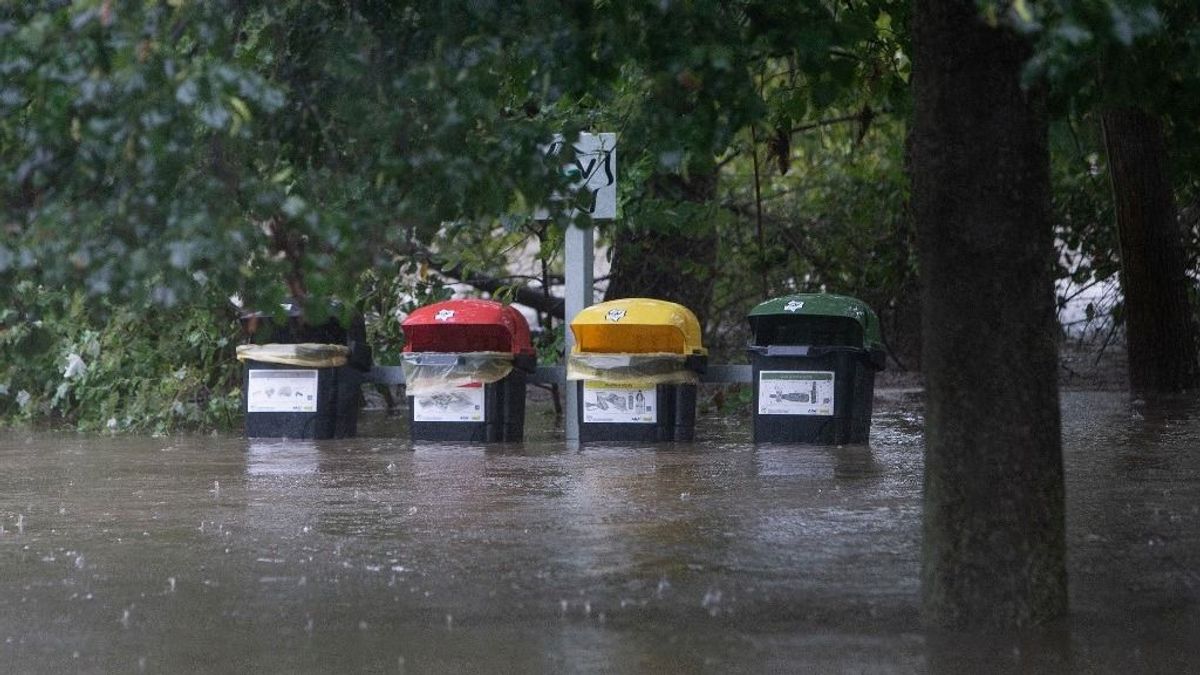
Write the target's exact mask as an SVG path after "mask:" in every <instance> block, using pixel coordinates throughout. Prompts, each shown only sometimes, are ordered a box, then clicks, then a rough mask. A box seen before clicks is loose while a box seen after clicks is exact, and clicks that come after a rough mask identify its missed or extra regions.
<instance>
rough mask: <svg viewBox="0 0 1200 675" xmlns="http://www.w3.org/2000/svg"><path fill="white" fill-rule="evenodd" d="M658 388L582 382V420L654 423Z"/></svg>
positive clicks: (588, 421)
mask: <svg viewBox="0 0 1200 675" xmlns="http://www.w3.org/2000/svg"><path fill="white" fill-rule="evenodd" d="M657 392H658V390H657V388H655V387H636V386H633V385H626V384H620V383H616V382H594V381H588V382H584V383H583V421H584V422H587V423H594V422H606V423H616V424H654V422H655V421H656V418H657V414H658V411H657V410H655V408H656V407H657V406H658V400H657Z"/></svg>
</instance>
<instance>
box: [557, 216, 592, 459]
mask: <svg viewBox="0 0 1200 675" xmlns="http://www.w3.org/2000/svg"><path fill="white" fill-rule="evenodd" d="M594 242H595V238H594V236H593V232H592V226H591V225H588V226H586V227H580V226H578V225H574V224H572V225H571V226H569V227H568V228H567V233H566V247H565V251H564V255H565V263H566V265H565V267H566V269H565V270H563V271H564V275H565V276H566V298H565V300H566V320H567V325H566V326H565V327H564V328H563V337H564V343H565V344H566V349H567V354H570V353H571V348H572V347H574V346H575V336H574V335H573V334H572V333H571V328H570V324H571V321H572V320H573V319H574V318H575V315H576V314H578V313H579V312H580V311H581V310H582V309H583V308H585V307H587V306H589V305H591V304H592V302H593V300H594V297H593V294H594V292H595V291H594V288H593V279H592V263H593V257H594V256H595V247H594ZM563 389H565V390H566V392H567V396H566V399H567V405H566V410H565V411H564V414H565V415H566V431H567V440H568V441H574V442H578V441H579V422H580V420H579V386H578V385H577V384H575V383H574V382H567V383H566V385H565V386H564V387H563Z"/></svg>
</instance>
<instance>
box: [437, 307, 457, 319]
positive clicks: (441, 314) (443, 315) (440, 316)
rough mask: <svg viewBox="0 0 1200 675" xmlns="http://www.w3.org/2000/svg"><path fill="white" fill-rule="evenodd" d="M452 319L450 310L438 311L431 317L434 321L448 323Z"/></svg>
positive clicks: (452, 312) (452, 313) (452, 311)
mask: <svg viewBox="0 0 1200 675" xmlns="http://www.w3.org/2000/svg"><path fill="white" fill-rule="evenodd" d="M453 318H454V310H452V309H439V310H438V313H437V314H434V315H433V320H434V321H449V320H450V319H453Z"/></svg>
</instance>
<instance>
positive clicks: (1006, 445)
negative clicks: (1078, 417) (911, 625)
mask: <svg viewBox="0 0 1200 675" xmlns="http://www.w3.org/2000/svg"><path fill="white" fill-rule="evenodd" d="M914 7H915V12H914V19H913V31H914V40H913V43H914V44H913V87H914V102H915V113H914V122H913V128H912V134H913V137H912V182H913V208H914V214H915V219H916V223H917V245H918V253H919V261H920V270H921V275H922V345H923V347H922V362H923V367H924V374H925V381H926V396H927V404H926V425H925V426H926V449H925V497H924V506H925V516H924V547H923V552H922V601H923V610H924V615H925V618H926V620H927V622H928V623H929V624H930V625H932V626H939V627H967V628H972V627H973V628H1016V627H1023V626H1029V625H1035V624H1040V623H1044V622H1048V621H1050V620H1053V619H1055V618H1058V617H1061V616H1063V615H1064V614H1065V613H1066V610H1067V583H1066V567H1065V549H1066V545H1065V536H1064V531H1065V528H1064V507H1063V500H1064V491H1063V470H1062V448H1061V440H1060V433H1059V408H1058V387H1057V382H1056V373H1057V332H1056V331H1057V328H1056V325H1055V319H1054V293H1053V277H1052V269H1053V262H1054V258H1053V247H1052V243H1053V242H1052V232H1051V224H1050V217H1049V212H1050V179H1049V159H1048V151H1047V127H1046V117H1045V112H1044V106H1043V104H1042V103H1041V101H1040V99H1039V97H1038V96H1037V95H1036V94H1035V93H1031V92H1029V91H1025V90H1023V89H1022V87H1021V85H1020V73H1021V68H1022V66H1023V64H1024V62H1025V60H1026V57H1027V56H1028V53H1029V52H1028V48H1027V45H1026V44H1025V43H1024V42H1023V41H1022V40H1021V39H1020V38H1019V37H1018V36H1016V35H1015V34H1013V33H1011V32H1010V31H1008V30H1006V29H1003V28H995V27H989V26H987V25H986V24H984V23H983V22H982V21H981V19H980V18H979V13H978V9H977V5H976V3H975V2H973V0H915V6H914Z"/></svg>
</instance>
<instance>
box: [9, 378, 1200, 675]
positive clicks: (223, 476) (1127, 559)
mask: <svg viewBox="0 0 1200 675" xmlns="http://www.w3.org/2000/svg"><path fill="white" fill-rule="evenodd" d="M1063 401H1064V437H1065V448H1066V462H1067V469H1068V481H1069V484H1068V523H1069V537H1070V565H1071V570H1070V572H1071V591H1072V593H1071V599H1072V603H1073V607H1074V608H1075V612H1074V615H1073V617H1072V620H1071V622H1070V624H1069V625H1064V626H1063V627H1061V628H1060V629H1059V631H1058V632H1057V633H1054V632H1045V631H1042V632H1039V634H1038V635H1032V636H1030V635H1023V636H1015V637H1012V638H1010V639H1009V638H1000V637H997V636H963V635H947V634H931V635H927V634H925V633H924V632H923V631H922V630H921V628H920V625H919V620H918V614H917V607H918V599H919V588H918V572H919V556H920V542H919V534H920V496H921V453H922V441H921V409H920V404H919V399H917V398H916V397H912V396H909V397H892V398H887V397H881V398H880V401H879V402H878V403H877V410H876V415H875V427H874V432H873V437H872V444H871V446H870V447H867V446H847V447H817V448H812V447H793V446H784V445H764V446H758V447H755V446H754V445H752V444H751V443H750V442H749V432H748V425H747V424H742V423H730V422H729V421H728V420H720V419H715V418H713V419H707V420H704V421H703V422H702V424H701V426H700V429H699V432H698V434H697V438H698V439H700V440H698V441H697V442H696V443H691V444H673V445H664V446H628V445H603V444H601V445H589V446H584V447H583V448H577V449H573V450H571V449H567V448H566V446H565V445H564V444H563V442H562V440H561V432H560V431H558V430H556V429H554V428H553V427H552V422H551V421H550V420H549V418H548V417H547V416H546V415H545V414H544V411H537V410H536V409H535V410H534V411H532V412H531V415H530V424H529V436H530V438H529V440H528V441H527V442H525V443H522V444H509V445H497V446H482V445H455V444H417V445H415V446H414V445H413V444H411V443H409V442H408V441H406V440H404V439H403V433H404V432H403V429H401V428H397V423H396V422H395V420H392V419H387V418H382V417H380V418H374V419H367V420H364V424H363V429H364V431H365V432H366V433H367V434H368V435H367V437H363V438H359V439H350V440H337V441H315V442H314V441H264V440H253V441H246V440H242V439H237V438H215V437H208V436H205V437H199V436H198V437H186V438H172V439H145V438H88V437H82V436H77V435H67V434H43V433H28V432H19V431H9V432H3V433H2V434H0V461H2V462H3V466H4V471H3V472H2V473H0V569H3V570H4V574H3V575H0V670H3V671H5V672H23V671H62V670H72V671H73V670H85V671H140V670H147V671H166V672H173V671H179V670H197V669H199V670H214V671H230V670H236V671H248V670H265V671H276V672H278V671H293V670H297V669H300V670H332V671H346V670H379V671H392V672H399V671H405V670H408V671H412V672H423V671H426V670H444V671H464V670H475V671H478V670H492V669H497V667H502V669H507V670H516V671H532V672H560V671H563V670H569V671H618V672H624V671H660V670H661V671H680V670H685V671H689V670H712V671H722V672H724V671H731V670H732V671H753V672H762V671H807V672H839V671H840V672H863V671H870V672H881V671H882V672H956V673H957V672H1018V671H1019V672H1062V671H1064V670H1075V671H1078V672H1131V671H1166V670H1179V671H1184V670H1189V669H1194V668H1195V666H1196V664H1197V663H1198V660H1197V656H1198V653H1197V647H1196V646H1195V645H1196V644H1197V642H1196V638H1197V637H1200V631H1198V626H1200V621H1198V617H1200V612H1198V610H1197V607H1198V603H1197V592H1198V591H1197V588H1198V586H1200V577H1198V576H1197V570H1200V527H1197V525H1198V520H1200V513H1198V511H1200V456H1198V454H1197V452H1196V450H1195V448H1196V447H1197V446H1198V444H1197V440H1198V439H1200V407H1198V406H1197V403H1196V401H1195V400H1194V399H1174V400H1169V401H1166V402H1159V401H1156V402H1151V403H1144V402H1138V403H1136V404H1130V403H1129V402H1128V400H1127V397H1125V396H1123V395H1120V394H1097V393H1065V394H1064V395H1063ZM397 436H399V438H397Z"/></svg>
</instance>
